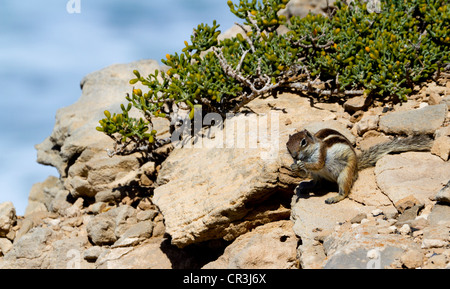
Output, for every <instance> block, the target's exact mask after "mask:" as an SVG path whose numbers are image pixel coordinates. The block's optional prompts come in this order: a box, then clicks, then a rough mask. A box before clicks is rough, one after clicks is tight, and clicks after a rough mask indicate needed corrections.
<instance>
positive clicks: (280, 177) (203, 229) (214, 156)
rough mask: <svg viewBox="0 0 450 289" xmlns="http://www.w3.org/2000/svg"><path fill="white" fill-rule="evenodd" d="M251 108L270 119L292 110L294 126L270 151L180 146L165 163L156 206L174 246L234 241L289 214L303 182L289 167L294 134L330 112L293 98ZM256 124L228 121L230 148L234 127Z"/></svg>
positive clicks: (244, 118) (256, 103)
mask: <svg viewBox="0 0 450 289" xmlns="http://www.w3.org/2000/svg"><path fill="white" fill-rule="evenodd" d="M288 104H289V105H288ZM249 107H250V108H251V109H252V111H254V112H256V113H257V114H258V115H263V114H266V115H267V114H268V113H270V112H272V109H271V108H274V107H275V108H276V107H288V109H287V112H288V113H289V118H290V119H291V120H292V124H290V125H287V126H286V125H284V126H281V127H280V130H279V131H278V133H279V137H278V138H277V137H274V138H273V139H270V138H269V139H268V140H270V141H274V140H276V141H277V142H276V143H274V142H272V143H269V145H270V146H269V147H267V148H265V147H264V142H263V141H264V139H260V143H259V145H257V147H256V148H250V147H249V148H236V147H234V148H214V147H212V148H203V149H195V148H183V149H179V148H177V149H175V150H174V151H173V152H172V153H171V154H170V155H169V157H168V158H167V159H166V161H165V162H164V163H163V164H162V168H161V170H160V171H159V175H158V178H157V188H156V189H155V191H154V197H153V202H154V204H155V205H157V206H158V208H159V209H160V211H161V213H162V215H163V216H164V222H165V225H166V233H168V234H170V236H171V237H172V243H173V244H175V245H177V246H179V247H184V246H186V245H189V244H192V243H198V242H203V241H206V240H211V239H220V238H224V239H226V240H229V241H231V240H233V239H235V238H236V237H238V236H239V235H241V234H243V233H245V232H247V231H248V230H249V229H251V228H252V227H255V226H257V225H261V224H264V223H267V222H271V221H277V220H280V219H286V218H287V217H288V216H289V209H288V208H287V207H288V202H289V201H288V200H289V199H290V195H291V194H292V190H293V189H294V188H295V186H296V185H297V184H298V182H299V181H300V180H301V179H300V178H299V177H297V176H296V175H295V174H294V173H292V172H291V171H290V169H289V167H290V165H291V163H292V159H291V158H290V156H289V155H288V154H287V150H286V147H285V144H286V142H287V139H288V137H289V133H293V132H294V131H295V130H296V129H299V128H302V127H304V125H305V124H306V123H309V122H311V121H319V120H321V119H322V118H323V117H325V116H327V115H329V112H326V111H325V112H324V111H321V110H319V109H316V108H311V106H310V104H309V101H308V100H307V99H305V98H302V97H299V96H297V95H293V94H280V95H278V97H277V98H276V99H274V98H273V97H268V98H264V99H256V100H255V101H254V102H252V103H251V104H249ZM272 116H273V117H274V118H273V120H274V121H276V120H278V124H280V123H285V118H286V116H285V115H284V114H277V113H275V114H273V115H271V117H272ZM252 120H253V121H255V120H256V116H255V115H248V116H246V115H236V116H235V117H234V118H232V119H227V120H226V121H225V129H224V131H225V132H228V133H229V134H228V135H226V137H227V139H226V140H227V141H228V143H226V142H225V144H226V145H229V144H230V142H234V141H235V140H236V139H237V137H236V135H235V133H237V129H236V130H234V129H233V130H234V131H233V133H231V132H230V128H232V127H234V125H235V123H240V124H241V125H240V126H238V127H240V128H241V129H242V128H245V126H246V122H248V123H251V122H252ZM260 121H267V120H264V119H261V120H260ZM275 127H277V125H276V124H275ZM271 128H272V120H271V121H270V125H269V123H268V124H267V129H268V131H270V134H269V136H268V137H270V135H271V134H272V133H274V134H276V133H277V132H276V131H272V130H271ZM243 135H245V136H248V134H243ZM230 136H231V138H230ZM245 143H246V142H245ZM257 144H258V143H257ZM266 144H267V143H266ZM271 151H272V152H273V153H274V154H272V155H271V154H270V152H271ZM268 153H269V154H268ZM283 202H284V203H286V204H284V205H282V204H283Z"/></svg>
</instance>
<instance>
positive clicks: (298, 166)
mask: <svg viewBox="0 0 450 289" xmlns="http://www.w3.org/2000/svg"><path fill="white" fill-rule="evenodd" d="M291 169H292V170H293V171H305V163H304V162H302V161H296V162H295V163H293V164H292V165H291Z"/></svg>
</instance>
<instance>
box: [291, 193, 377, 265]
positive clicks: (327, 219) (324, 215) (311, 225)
mask: <svg viewBox="0 0 450 289" xmlns="http://www.w3.org/2000/svg"><path fill="white" fill-rule="evenodd" d="M327 198H329V195H311V196H308V195H300V196H294V197H293V200H292V204H291V219H292V220H293V221H294V227H293V229H294V232H295V234H296V235H297V236H299V238H300V239H301V245H300V246H299V248H298V251H299V256H300V265H301V267H302V268H321V267H322V266H323V262H324V261H325V258H326V256H325V254H324V252H323V249H320V246H318V245H317V241H315V237H316V235H317V228H320V229H321V231H323V230H331V229H333V228H334V227H335V226H336V224H338V223H343V222H345V221H348V220H351V219H352V218H353V217H354V216H356V215H357V214H360V213H365V214H366V215H368V214H370V212H371V211H372V210H373V209H374V207H369V206H364V205H361V204H358V203H356V202H353V201H351V200H349V199H348V198H347V199H344V200H342V201H340V202H339V203H336V204H333V205H327V204H325V199H327ZM297 199H298V200H297Z"/></svg>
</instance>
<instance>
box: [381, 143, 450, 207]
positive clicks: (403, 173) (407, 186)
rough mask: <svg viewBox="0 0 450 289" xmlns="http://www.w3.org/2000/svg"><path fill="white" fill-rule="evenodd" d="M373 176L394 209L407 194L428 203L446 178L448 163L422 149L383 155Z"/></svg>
mask: <svg viewBox="0 0 450 289" xmlns="http://www.w3.org/2000/svg"><path fill="white" fill-rule="evenodd" d="M375 175H376V178H377V184H378V186H379V187H380V189H381V190H382V191H383V193H385V194H386V195H387V196H388V197H389V199H390V200H391V201H392V203H393V204H394V205H395V206H396V207H397V208H398V207H399V206H401V203H402V200H405V199H406V198H408V197H414V198H415V199H417V200H418V201H419V202H422V203H424V204H430V203H431V202H432V201H434V200H435V196H436V193H437V192H438V191H439V190H440V189H441V188H442V187H443V186H444V185H445V184H446V183H447V182H448V180H449V179H450V163H448V162H444V161H442V159H440V158H438V157H436V156H433V155H431V154H429V153H423V152H407V153H403V154H400V155H387V156H385V157H384V158H382V159H381V160H380V161H378V163H377V165H376V168H375ZM424 180H426V181H424Z"/></svg>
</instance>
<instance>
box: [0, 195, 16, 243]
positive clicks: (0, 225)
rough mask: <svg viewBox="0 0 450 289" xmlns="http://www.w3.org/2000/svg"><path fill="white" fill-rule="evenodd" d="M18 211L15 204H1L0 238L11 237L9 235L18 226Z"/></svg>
mask: <svg viewBox="0 0 450 289" xmlns="http://www.w3.org/2000/svg"><path fill="white" fill-rule="evenodd" d="M16 220H17V216H16V209H15V208H14V205H13V203H11V202H5V203H2V204H0V238H4V237H7V236H8V237H9V236H10V235H9V233H10V232H11V230H12V228H13V227H14V225H15V224H16Z"/></svg>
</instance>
